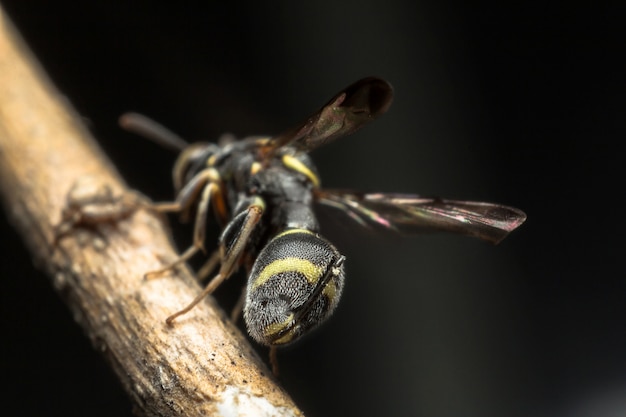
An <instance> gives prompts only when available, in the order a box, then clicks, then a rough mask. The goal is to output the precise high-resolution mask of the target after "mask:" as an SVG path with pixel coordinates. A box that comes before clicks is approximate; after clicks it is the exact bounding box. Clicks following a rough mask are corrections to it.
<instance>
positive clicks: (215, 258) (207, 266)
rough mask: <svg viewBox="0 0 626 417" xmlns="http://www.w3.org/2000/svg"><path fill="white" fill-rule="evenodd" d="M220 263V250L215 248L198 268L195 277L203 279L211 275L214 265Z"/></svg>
mask: <svg viewBox="0 0 626 417" xmlns="http://www.w3.org/2000/svg"><path fill="white" fill-rule="evenodd" d="M219 264H220V251H219V250H215V251H213V253H212V254H211V256H210V257H209V259H208V260H207V261H206V262H205V263H204V265H202V266H201V267H200V269H198V272H197V273H196V278H197V279H198V281H203V280H204V279H205V278H206V277H208V276H209V275H211V273H212V272H213V270H214V269H215V267H216V266H218V265H219Z"/></svg>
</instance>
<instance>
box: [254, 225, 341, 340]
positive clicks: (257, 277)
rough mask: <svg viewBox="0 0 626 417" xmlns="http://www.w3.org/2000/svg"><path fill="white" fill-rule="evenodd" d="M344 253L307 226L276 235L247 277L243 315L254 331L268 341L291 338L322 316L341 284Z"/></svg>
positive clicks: (330, 307) (256, 336) (329, 309)
mask: <svg viewBox="0 0 626 417" xmlns="http://www.w3.org/2000/svg"><path fill="white" fill-rule="evenodd" d="M343 259H344V257H343V256H342V255H341V254H339V252H338V251H337V249H336V248H335V247H334V246H333V245H332V244H330V243H329V242H328V241H326V240H325V239H323V238H322V237H320V236H318V235H316V234H314V233H311V232H310V231H308V230H301V229H293V230H289V231H287V232H284V233H282V234H279V235H278V236H276V237H275V238H274V239H272V240H271V241H270V242H269V243H268V244H267V246H266V247H265V248H263V250H262V251H261V252H260V253H259V255H258V257H257V260H256V262H255V264H254V266H253V268H252V271H251V273H250V277H249V278H248V288H247V296H246V303H245V306H244V319H245V321H246V325H247V327H248V331H249V333H250V335H251V336H252V337H253V338H254V339H255V340H256V341H257V342H259V343H261V344H264V345H281V344H287V343H291V342H293V341H295V340H296V339H298V338H299V337H300V336H302V335H304V334H305V333H307V332H308V331H309V330H312V329H313V328H315V327H317V326H318V325H319V324H321V323H322V322H324V321H325V320H326V319H327V318H328V317H329V316H330V315H331V314H332V312H333V310H334V309H335V307H336V305H337V302H338V300H339V297H340V295H341V291H342V289H343V282H344V271H343Z"/></svg>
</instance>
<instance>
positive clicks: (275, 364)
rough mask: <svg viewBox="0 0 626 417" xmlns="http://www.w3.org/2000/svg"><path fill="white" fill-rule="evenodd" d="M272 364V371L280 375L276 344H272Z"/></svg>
mask: <svg viewBox="0 0 626 417" xmlns="http://www.w3.org/2000/svg"><path fill="white" fill-rule="evenodd" d="M270 366H271V367H272V373H273V374H274V376H275V377H278V375H279V370H278V349H277V348H276V346H270Z"/></svg>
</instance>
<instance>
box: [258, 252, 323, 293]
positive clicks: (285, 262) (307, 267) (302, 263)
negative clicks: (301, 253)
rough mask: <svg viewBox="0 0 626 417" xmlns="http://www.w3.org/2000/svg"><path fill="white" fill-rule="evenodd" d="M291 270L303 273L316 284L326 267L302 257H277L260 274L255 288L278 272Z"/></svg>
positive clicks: (311, 282) (309, 280) (310, 281)
mask: <svg viewBox="0 0 626 417" xmlns="http://www.w3.org/2000/svg"><path fill="white" fill-rule="evenodd" d="M291 271H295V272H299V273H301V274H302V275H304V277H305V278H306V280H307V281H308V282H309V283H310V284H315V283H316V282H317V281H319V279H320V277H321V276H322V274H323V273H324V268H323V267H321V266H317V265H315V264H313V263H312V262H311V261H307V260H306V259H301V258H283V259H277V260H275V261H274V262H271V263H270V264H269V265H267V266H266V267H265V268H263V270H262V271H261V273H260V274H259V276H258V277H257V278H256V279H255V280H254V285H253V289H254V288H256V287H258V286H260V285H263V284H265V283H266V282H267V281H268V280H269V279H270V278H271V277H272V276H274V275H276V274H279V273H281V272H291Z"/></svg>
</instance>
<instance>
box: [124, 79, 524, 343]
mask: <svg viewBox="0 0 626 417" xmlns="http://www.w3.org/2000/svg"><path fill="white" fill-rule="evenodd" d="M392 97H393V89H392V87H391V85H390V84H389V83H388V82H386V81H384V80H382V79H380V78H375V77H369V78H364V79H362V80H359V81H357V82H356V83H354V84H352V85H350V86H348V87H347V88H345V89H344V90H342V91H341V92H339V93H338V94H337V95H335V96H334V97H333V98H332V99H331V100H330V101H329V102H328V103H327V104H325V105H324V106H323V107H322V108H321V109H320V110H319V111H317V112H315V113H314V114H313V115H311V116H310V117H309V118H307V119H306V120H305V121H304V122H302V123H300V124H299V125H297V126H296V127H294V128H293V129H291V130H288V131H286V132H284V133H282V134H280V135H278V136H275V137H249V138H246V139H243V140H240V141H236V140H234V139H233V138H231V137H225V138H222V140H220V142H219V143H217V144H216V143H194V144H187V143H186V142H185V141H184V140H182V139H181V138H180V137H178V136H177V135H175V134H174V133H172V132H170V131H169V130H167V129H166V128H164V127H163V126H161V125H159V124H157V123H156V122H153V121H151V120H150V119H147V118H145V117H143V116H141V115H138V114H136V113H127V114H125V115H124V116H122V118H121V119H120V123H121V125H122V126H123V127H124V128H126V129H127V130H131V131H134V132H136V133H140V134H142V135H144V136H148V137H151V138H153V139H155V140H157V141H158V142H160V143H161V144H164V145H165V146H169V147H171V148H174V149H176V150H178V151H180V155H179V157H178V159H177V161H176V163H175V165H174V169H173V180H174V186H175V189H176V199H175V201H173V202H168V203H154V208H155V209H157V210H159V211H163V212H182V213H187V212H189V210H190V209H192V208H193V207H195V224H194V232H193V236H194V237H193V244H192V245H191V246H190V247H189V249H187V250H186V251H185V252H184V253H183V254H182V255H181V256H180V257H179V258H178V259H177V260H176V261H175V262H174V263H172V264H171V265H169V266H167V267H165V268H163V269H161V270H158V271H153V272H151V273H149V274H151V275H158V274H161V273H163V272H166V271H168V270H171V269H172V268H174V267H175V266H176V265H178V264H180V263H182V262H185V261H187V260H188V259H190V258H191V257H192V256H193V255H195V254H196V253H198V252H199V251H202V250H203V249H204V240H205V229H206V226H207V218H208V216H209V213H213V214H214V215H215V216H216V217H217V221H218V222H219V223H220V224H221V225H222V232H221V235H220V237H219V245H218V249H217V251H216V252H215V253H214V254H213V255H212V256H211V257H210V258H209V260H208V261H207V263H206V264H205V266H203V267H202V268H201V269H200V271H199V273H198V275H205V276H208V275H210V274H211V271H212V270H213V269H214V268H217V267H218V266H219V269H218V270H217V272H216V273H215V274H214V275H213V277H212V279H211V280H210V281H209V283H208V285H207V286H206V287H205V289H204V290H203V291H202V292H201V293H200V294H199V295H198V296H197V297H196V298H195V299H194V300H193V301H191V302H190V303H189V305H188V306H186V307H185V308H183V309H181V310H180V311H178V312H176V313H174V314H172V315H171V316H169V317H168V318H167V320H166V321H167V323H168V324H172V323H173V322H174V320H175V319H176V318H178V317H180V316H181V315H183V314H185V313H187V312H188V311H190V310H191V309H192V308H193V307H194V306H195V305H196V304H197V303H199V302H200V301H201V300H202V299H203V298H204V297H205V296H207V295H208V294H210V293H212V292H213V291H214V290H215V289H216V288H217V287H218V286H219V285H220V284H221V283H222V282H223V281H224V280H226V279H228V278H229V277H230V276H231V275H232V274H233V273H234V272H235V271H236V270H237V269H238V268H239V267H241V266H243V267H245V268H246V270H247V271H248V280H247V286H246V288H245V294H244V296H245V300H244V303H243V317H244V320H245V323H246V326H247V329H248V332H249V334H250V336H251V337H252V338H253V339H254V340H255V341H257V342H258V343H260V344H262V345H266V346H269V347H270V348H271V349H270V352H272V349H275V347H276V346H281V345H287V344H290V343H292V342H294V341H296V340H298V339H299V338H300V337H301V336H303V335H304V334H306V333H308V332H309V331H311V330H313V329H314V328H316V327H317V326H319V325H320V324H321V323H323V322H324V321H325V320H326V319H328V317H330V316H331V314H332V313H333V311H334V310H335V308H336V306H337V303H338V302H339V298H340V297H341V293H342V290H343V288H344V282H345V270H344V265H345V260H346V258H345V256H344V255H342V254H341V252H340V251H339V250H338V249H337V248H336V247H335V246H334V245H333V244H332V243H331V242H329V241H328V240H327V239H325V238H324V237H323V236H322V235H321V234H320V227H319V224H318V221H317V218H316V215H315V206H316V205H325V206H330V207H332V208H334V209H337V210H338V212H339V213H342V214H343V215H345V216H346V217H347V218H348V219H351V220H353V221H354V222H355V223H356V224H358V225H361V226H372V227H376V226H377V227H381V228H384V229H386V230H390V231H393V232H397V233H413V232H419V231H422V230H435V231H447V232H454V233H459V234H465V235H470V236H474V237H477V238H480V239H483V240H486V241H489V242H492V243H498V242H500V241H501V240H502V239H503V238H504V237H505V236H507V235H508V234H509V233H510V232H511V231H512V230H514V229H515V228H517V227H518V226H520V225H521V224H522V223H523V222H524V221H525V219H526V215H525V214H524V213H523V212H522V211H520V210H518V209H516V208H512V207H507V206H503V205H500V204H492V203H483V202H472V201H455V200H445V199H441V198H424V197H420V196H417V195H410V194H386V193H360V192H354V191H346V190H336V189H326V188H322V187H321V181H320V177H319V175H318V172H317V170H316V168H315V165H314V164H313V162H312V160H311V158H310V157H309V155H308V153H309V152H310V151H312V150H314V149H316V148H318V147H320V146H323V145H326V144H327V143H329V142H332V141H334V140H335V139H338V138H340V137H342V136H346V135H349V134H351V133H354V132H355V131H357V130H358V129H360V128H361V127H362V126H364V125H365V124H366V123H368V122H369V121H371V120H373V119H375V118H377V117H378V116H380V115H382V114H383V113H385V112H386V111H387V109H388V108H389V106H390V105H391V102H392ZM274 352H275V350H274Z"/></svg>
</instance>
